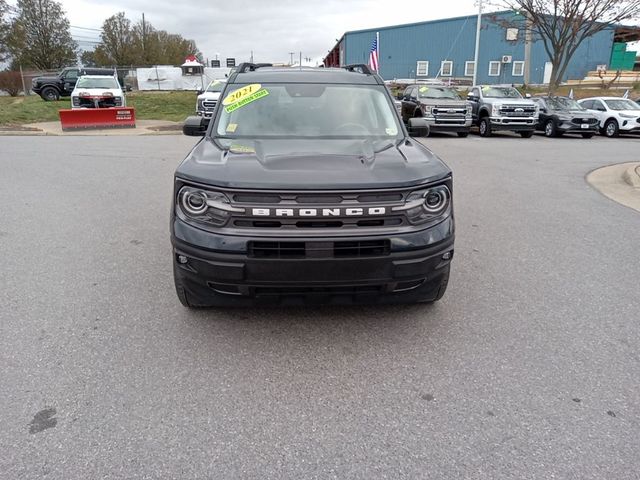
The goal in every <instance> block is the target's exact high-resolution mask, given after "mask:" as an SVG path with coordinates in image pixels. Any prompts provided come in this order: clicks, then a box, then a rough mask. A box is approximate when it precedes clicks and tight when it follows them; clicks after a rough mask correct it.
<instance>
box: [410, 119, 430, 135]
mask: <svg viewBox="0 0 640 480" xmlns="http://www.w3.org/2000/svg"><path fill="white" fill-rule="evenodd" d="M430 130H431V129H430V128H429V124H428V123H427V121H426V120H425V119H424V118H420V117H416V118H410V119H409V136H410V137H428V136H429V132H430Z"/></svg>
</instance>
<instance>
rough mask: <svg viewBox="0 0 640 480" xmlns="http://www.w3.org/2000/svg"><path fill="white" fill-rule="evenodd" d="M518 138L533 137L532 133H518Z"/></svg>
mask: <svg viewBox="0 0 640 480" xmlns="http://www.w3.org/2000/svg"><path fill="white" fill-rule="evenodd" d="M520 136H521V137H522V138H531V137H533V131H528V132H520Z"/></svg>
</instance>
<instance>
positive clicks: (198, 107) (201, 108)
mask: <svg viewBox="0 0 640 480" xmlns="http://www.w3.org/2000/svg"><path fill="white" fill-rule="evenodd" d="M202 102H204V100H203V99H199V100H198V103H197V105H196V111H199V110H204V107H203V106H202Z"/></svg>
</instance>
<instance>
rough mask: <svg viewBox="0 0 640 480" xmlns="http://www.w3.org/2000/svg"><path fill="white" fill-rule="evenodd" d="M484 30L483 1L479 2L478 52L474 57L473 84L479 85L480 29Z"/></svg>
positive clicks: (479, 0)
mask: <svg viewBox="0 0 640 480" xmlns="http://www.w3.org/2000/svg"><path fill="white" fill-rule="evenodd" d="M481 28H482V0H478V24H477V25H476V52H475V55H474V57H473V84H474V85H477V84H478V58H479V57H480V29H481Z"/></svg>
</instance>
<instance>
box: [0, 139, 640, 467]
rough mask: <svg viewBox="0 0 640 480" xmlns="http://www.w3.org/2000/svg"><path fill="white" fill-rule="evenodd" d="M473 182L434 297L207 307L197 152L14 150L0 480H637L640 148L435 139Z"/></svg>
mask: <svg viewBox="0 0 640 480" xmlns="http://www.w3.org/2000/svg"><path fill="white" fill-rule="evenodd" d="M425 143H426V144H427V145H429V146H430V147H431V148H432V149H433V150H434V151H435V152H436V153H438V154H439V155H440V156H441V157H442V158H444V159H445V161H447V163H449V165H450V166H451V167H452V169H453V170H454V178H455V191H454V197H455V202H456V204H455V207H456V215H457V239H456V258H455V259H454V262H453V270H452V278H451V282H450V284H449V290H448V291H447V294H446V295H445V297H444V299H443V300H442V301H441V302H439V303H437V304H435V305H432V306H415V305H414V306H388V307H350V308H344V307H340V308H337V307H330V308H318V307H313V308H303V307H296V308H271V309H248V310H208V311H197V312H191V311H188V310H186V309H184V308H183V307H182V306H181V305H180V304H179V303H178V300H177V298H176V296H175V293H174V290H173V280H172V275H171V261H170V260H171V256H170V255H171V252H170V244H169V221H168V216H169V205H170V199H171V192H172V173H173V170H174V169H175V167H176V165H177V163H178V162H179V161H180V160H181V158H182V157H183V156H184V155H185V154H186V152H187V151H188V150H189V148H190V147H191V146H192V145H193V144H194V140H193V139H190V138H187V137H178V136H164V137H121V138H115V137H2V138H0V178H1V179H2V188H0V201H1V203H2V209H1V210H0V248H1V251H2V255H1V257H0V272H2V274H1V280H2V281H1V284H2V288H1V289H0V305H1V308H0V363H1V364H2V368H1V369H0V386H1V387H0V409H1V411H2V417H1V423H0V424H1V428H0V452H1V453H0V472H1V473H0V478H6V479H34V478H52V479H97V478H126V479H169V478H193V479H195V478H198V479H200V478H208V479H214V478H215V479H218V478H219V479H232V478H246V479H249V478H251V479H253V478H256V479H257V478H260V479H265V478H269V479H271V478H273V479H285V478H286V479H289V478H291V479H302V478H319V479H320V478H322V479H324V478H340V479H345V478H358V479H360V478H362V479H378V478H389V479H397V478H429V479H457V478H471V479H498V478H500V479H502V478H504V479H507V478H509V479H510V478H513V479H524V478H527V479H534V478H535V479H550V478H558V479H569V478H575V479H578V478H579V479H637V478H640V474H639V473H638V472H640V458H639V456H638V452H640V382H639V379H640V354H639V353H638V352H639V348H638V347H639V346H640V323H639V322H638V320H639V319H640V295H639V287H638V285H639V283H640V258H639V256H638V253H639V250H638V247H639V246H640V213H638V212H636V211H633V210H631V209H628V208H626V207H623V206H621V205H618V204H616V203H614V202H613V201H611V200H609V199H607V198H605V197H604V196H602V195H601V194H600V193H598V192H597V191H595V190H594V189H593V188H592V187H590V186H589V185H588V184H587V183H586V182H585V179H584V177H585V175H586V174H587V173H588V172H589V171H591V170H593V169H595V168H597V167H600V166H603V165H608V164H611V163H618V162H626V161H633V160H638V159H639V158H640V148H639V147H640V139H638V138H637V137H636V138H626V139H618V140H608V139H605V138H601V137H596V138H594V139H592V140H583V139H578V138H575V139H572V138H563V139H546V138H543V137H539V136H536V137H534V138H533V139H531V140H523V139H521V138H519V137H515V136H509V135H505V136H500V137H496V138H490V139H485V138H480V137H478V136H473V135H472V136H471V137H469V138H467V139H458V138H453V137H437V138H428V139H426V140H425Z"/></svg>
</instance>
